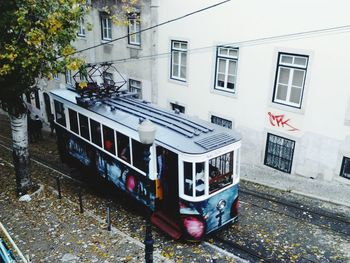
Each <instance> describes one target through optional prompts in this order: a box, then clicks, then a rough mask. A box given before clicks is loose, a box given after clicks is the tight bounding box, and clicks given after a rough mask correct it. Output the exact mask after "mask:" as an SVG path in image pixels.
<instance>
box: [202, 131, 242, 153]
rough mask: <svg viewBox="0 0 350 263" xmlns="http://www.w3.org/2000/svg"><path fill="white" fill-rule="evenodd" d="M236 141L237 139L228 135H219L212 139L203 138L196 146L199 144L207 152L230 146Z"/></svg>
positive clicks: (211, 137)
mask: <svg viewBox="0 0 350 263" xmlns="http://www.w3.org/2000/svg"><path fill="white" fill-rule="evenodd" d="M234 141H235V138H234V137H233V136H231V135H229V134H226V133H219V134H215V135H213V136H210V137H206V138H203V139H201V140H199V141H196V144H198V145H199V146H201V147H203V148H204V149H206V150H211V149H214V148H217V147H219V146H223V145H226V144H229V143H231V142H234Z"/></svg>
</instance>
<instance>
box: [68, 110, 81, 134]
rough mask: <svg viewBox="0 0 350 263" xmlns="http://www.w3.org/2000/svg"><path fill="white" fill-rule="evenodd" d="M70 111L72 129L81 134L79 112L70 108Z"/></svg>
mask: <svg viewBox="0 0 350 263" xmlns="http://www.w3.org/2000/svg"><path fill="white" fill-rule="evenodd" d="M68 113H69V124H70V130H71V131H73V132H75V133H76V134H79V127H78V117H77V112H76V111H74V110H71V109H68Z"/></svg>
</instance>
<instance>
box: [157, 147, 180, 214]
mask: <svg viewBox="0 0 350 263" xmlns="http://www.w3.org/2000/svg"><path fill="white" fill-rule="evenodd" d="M157 168H158V174H159V181H158V182H159V184H160V191H159V192H158V193H159V194H158V201H159V210H162V211H163V212H164V213H165V214H168V215H170V216H175V215H176V214H178V213H179V190H178V189H179V180H178V155H177V154H176V153H173V152H171V151H169V150H167V149H164V148H162V147H161V146H158V147H157ZM158 189H159V188H158Z"/></svg>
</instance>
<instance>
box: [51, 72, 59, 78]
mask: <svg viewBox="0 0 350 263" xmlns="http://www.w3.org/2000/svg"><path fill="white" fill-rule="evenodd" d="M52 75H53V79H54V80H59V76H58V73H57V72H55V73H53V74H52Z"/></svg>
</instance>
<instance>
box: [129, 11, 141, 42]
mask: <svg viewBox="0 0 350 263" xmlns="http://www.w3.org/2000/svg"><path fill="white" fill-rule="evenodd" d="M128 24H129V27H128V31H129V32H128V36H129V37H128V41H129V44H130V45H136V46H140V45H141V33H140V30H141V23H140V15H139V14H137V13H134V14H131V15H129V18H128Z"/></svg>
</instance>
